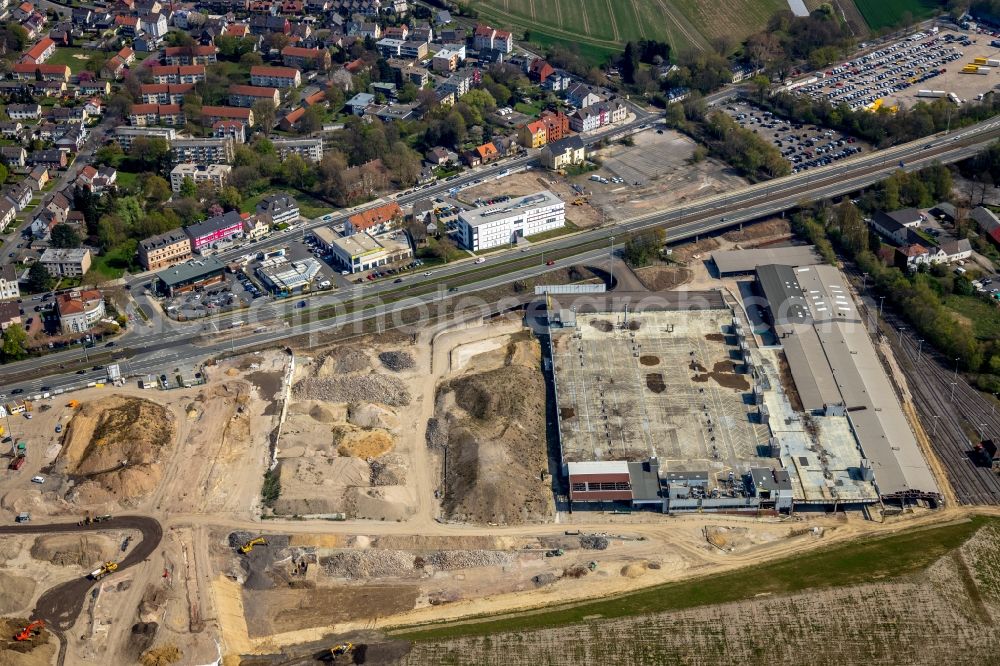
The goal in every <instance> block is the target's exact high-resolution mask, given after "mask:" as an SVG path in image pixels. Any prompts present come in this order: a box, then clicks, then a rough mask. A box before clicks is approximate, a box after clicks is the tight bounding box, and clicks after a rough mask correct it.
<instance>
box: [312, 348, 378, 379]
mask: <svg viewBox="0 0 1000 666" xmlns="http://www.w3.org/2000/svg"><path fill="white" fill-rule="evenodd" d="M321 365H322V367H323V368H325V369H327V370H328V371H329V372H335V373H340V374H346V373H350V372H361V371H362V370H367V369H368V357H367V356H365V354H364V352H361V351H358V350H357V349H351V348H350V347H340V348H338V349H334V350H333V351H331V352H330V353H329V354H327V355H326V356H325V357H324V358H323V361H322V363H321Z"/></svg>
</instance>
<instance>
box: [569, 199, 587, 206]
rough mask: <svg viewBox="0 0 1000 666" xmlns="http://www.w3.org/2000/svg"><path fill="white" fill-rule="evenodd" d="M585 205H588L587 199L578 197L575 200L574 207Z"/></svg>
mask: <svg viewBox="0 0 1000 666" xmlns="http://www.w3.org/2000/svg"><path fill="white" fill-rule="evenodd" d="M585 203H587V199H586V197H577V198H576V199H573V204H572V205H574V206H582V205H583V204H585Z"/></svg>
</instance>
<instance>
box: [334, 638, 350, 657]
mask: <svg viewBox="0 0 1000 666" xmlns="http://www.w3.org/2000/svg"><path fill="white" fill-rule="evenodd" d="M352 652H354V643H350V642H348V643H338V644H337V645H334V646H333V647H332V648H330V654H331V655H333V656H334V657H339V656H340V655H343V654H350V653H352Z"/></svg>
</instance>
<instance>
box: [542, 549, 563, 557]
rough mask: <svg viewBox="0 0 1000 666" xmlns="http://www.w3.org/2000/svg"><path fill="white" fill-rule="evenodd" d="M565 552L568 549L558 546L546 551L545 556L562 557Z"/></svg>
mask: <svg viewBox="0 0 1000 666" xmlns="http://www.w3.org/2000/svg"><path fill="white" fill-rule="evenodd" d="M565 553H566V551H564V550H563V549H562V548H556V549H554V550H547V551H545V557H562V556H563V555H564V554H565Z"/></svg>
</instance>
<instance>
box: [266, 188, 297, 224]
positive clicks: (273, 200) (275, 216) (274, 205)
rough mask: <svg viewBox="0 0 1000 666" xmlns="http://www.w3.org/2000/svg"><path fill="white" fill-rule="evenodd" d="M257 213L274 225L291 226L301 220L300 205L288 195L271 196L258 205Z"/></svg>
mask: <svg viewBox="0 0 1000 666" xmlns="http://www.w3.org/2000/svg"><path fill="white" fill-rule="evenodd" d="M256 213H257V215H267V216H268V217H269V218H270V219H271V221H272V222H273V223H274V224H291V223H293V222H296V221H297V220H298V219H299V204H298V203H296V201H295V199H293V198H292V197H290V196H289V195H287V194H269V195H267V196H265V197H264V198H262V199H261V200H260V201H259V202H258V203H257V208H256Z"/></svg>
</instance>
